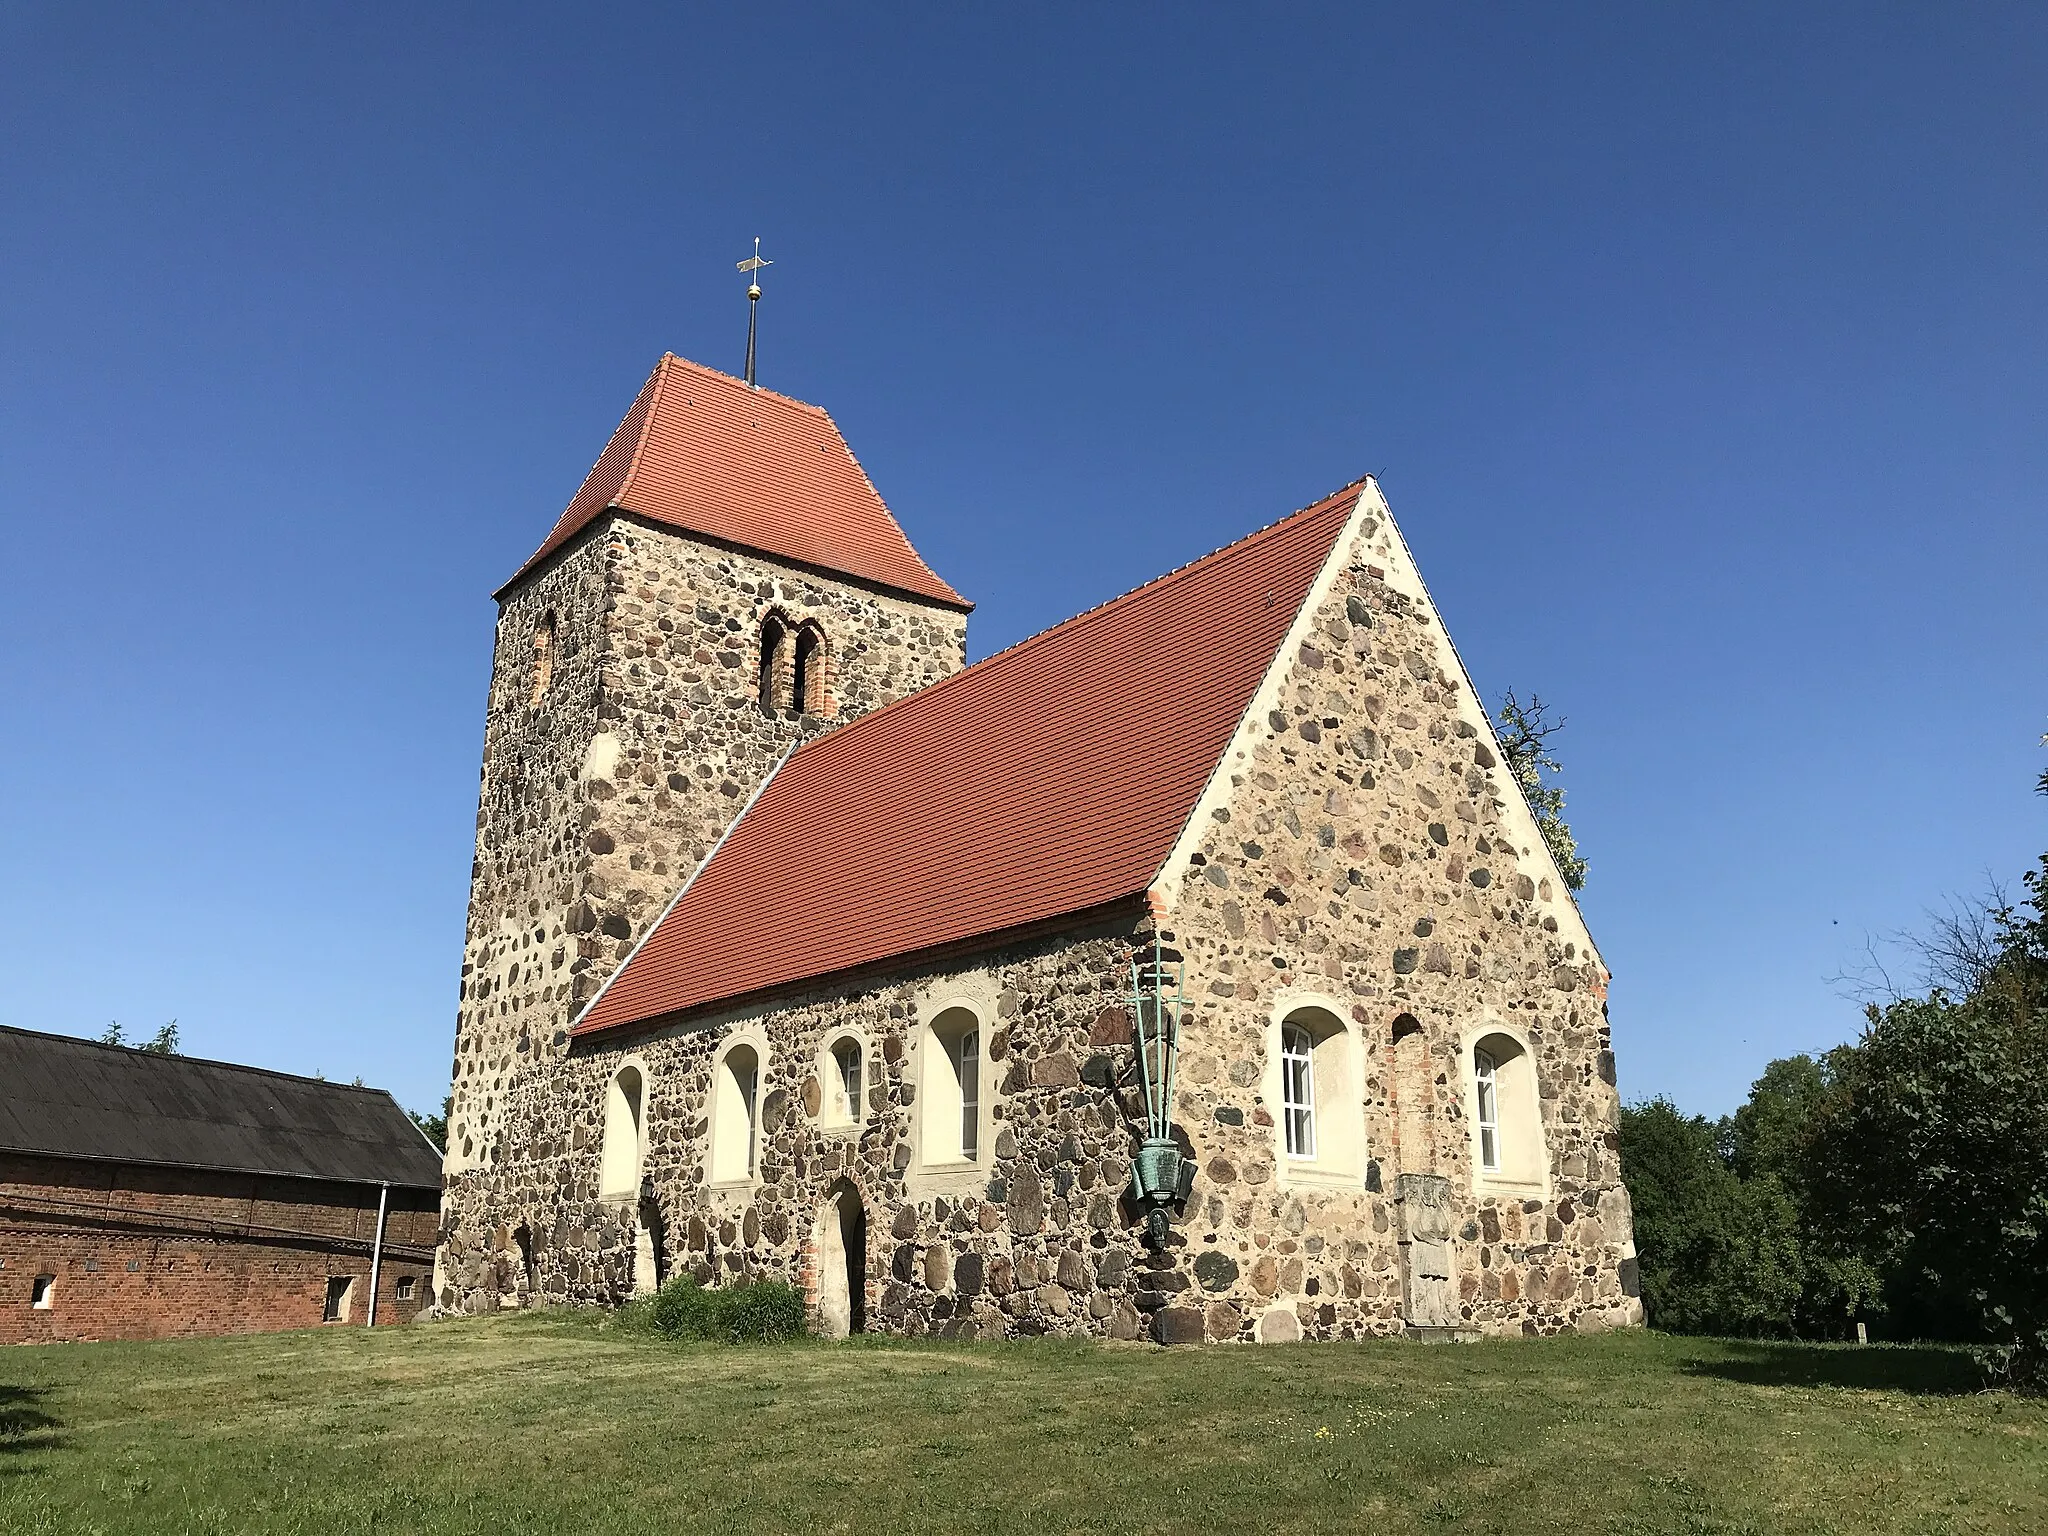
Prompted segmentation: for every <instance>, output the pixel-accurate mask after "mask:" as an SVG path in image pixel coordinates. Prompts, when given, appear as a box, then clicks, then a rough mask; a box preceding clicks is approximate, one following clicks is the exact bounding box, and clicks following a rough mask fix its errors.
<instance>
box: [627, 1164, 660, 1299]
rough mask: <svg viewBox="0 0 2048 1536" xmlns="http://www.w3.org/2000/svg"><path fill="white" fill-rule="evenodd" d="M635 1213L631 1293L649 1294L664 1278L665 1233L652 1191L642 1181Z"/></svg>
mask: <svg viewBox="0 0 2048 1536" xmlns="http://www.w3.org/2000/svg"><path fill="white" fill-rule="evenodd" d="M636 1215H637V1216H638V1218H639V1219H638V1220H637V1221H636V1222H635V1223H634V1227H635V1230H634V1233H633V1294H634V1295H635V1296H652V1295H653V1294H654V1293H655V1292H656V1291H658V1290H660V1289H661V1283H662V1281H664V1280H666V1279H667V1278H668V1242H667V1236H668V1234H667V1231H666V1227H665V1223H663V1221H662V1219H661V1206H660V1205H659V1203H657V1202H656V1200H655V1198H654V1191H653V1190H652V1189H650V1188H648V1187H647V1186H646V1185H644V1184H643V1185H642V1186H641V1189H640V1206H639V1210H638V1211H637V1212H636Z"/></svg>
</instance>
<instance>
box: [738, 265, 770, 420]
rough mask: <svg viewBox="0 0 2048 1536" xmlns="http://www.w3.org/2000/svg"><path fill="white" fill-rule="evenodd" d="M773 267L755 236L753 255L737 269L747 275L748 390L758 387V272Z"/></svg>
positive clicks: (759, 290)
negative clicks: (755, 344) (764, 256)
mask: <svg viewBox="0 0 2048 1536" xmlns="http://www.w3.org/2000/svg"><path fill="white" fill-rule="evenodd" d="M774 265H775V263H774V262H772V261H768V260H765V259H764V258H763V257H762V255H761V237H760V236H759V235H756V236H755V237H754V254H753V255H751V256H749V257H748V258H747V259H746V260H745V261H743V262H740V263H739V269H740V270H741V271H742V272H745V273H746V274H748V276H747V387H748V388H749V389H754V388H757V387H758V386H757V385H756V384H755V383H754V319H755V316H756V315H757V314H758V313H759V311H760V307H761V278H760V272H761V269H762V268H763V267H772V266H774Z"/></svg>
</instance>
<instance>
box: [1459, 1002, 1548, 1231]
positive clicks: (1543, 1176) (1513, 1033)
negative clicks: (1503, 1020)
mask: <svg viewBox="0 0 2048 1536" xmlns="http://www.w3.org/2000/svg"><path fill="white" fill-rule="evenodd" d="M1463 1065H1464V1079H1465V1084H1464V1087H1465V1095H1464V1096H1465V1114H1466V1119H1467V1122H1468V1123H1469V1126H1470V1137H1469V1139H1470V1144H1471V1154H1472V1182H1473V1185H1474V1187H1475V1188H1477V1189H1481V1190H1487V1189H1495V1190H1501V1191H1505V1192H1511V1193H1515V1194H1523V1195H1527V1194H1537V1193H1540V1192H1541V1191H1543V1190H1544V1189H1545V1188H1547V1187H1548V1185H1549V1183H1550V1154H1549V1150H1548V1145H1547V1142H1546V1139H1545V1136H1544V1127H1543V1095H1542V1091H1541V1089H1540V1087H1539V1085H1538V1083H1537V1080H1536V1057H1535V1052H1534V1051H1533V1050H1532V1049H1531V1047H1530V1043H1529V1040H1528V1038H1527V1037H1526V1036H1525V1035H1523V1034H1522V1032H1521V1031H1520V1030H1518V1029H1514V1028H1512V1027H1510V1026H1507V1025H1502V1024H1486V1025H1482V1026H1479V1027H1478V1028H1475V1029H1474V1030H1472V1031H1471V1032H1470V1033H1469V1034H1468V1036H1467V1038H1466V1042H1465V1050H1464V1063H1463Z"/></svg>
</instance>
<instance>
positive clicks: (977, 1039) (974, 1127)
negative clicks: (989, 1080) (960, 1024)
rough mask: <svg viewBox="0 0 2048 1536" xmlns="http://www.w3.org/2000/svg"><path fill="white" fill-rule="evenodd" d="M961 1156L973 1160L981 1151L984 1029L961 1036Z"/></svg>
mask: <svg viewBox="0 0 2048 1536" xmlns="http://www.w3.org/2000/svg"><path fill="white" fill-rule="evenodd" d="M959 1064H960V1155H961V1156H962V1157H964V1158H967V1159H968V1160H970V1161H972V1160H973V1159H974V1158H975V1157H977V1156H979V1155H980V1150H981V1032H980V1031H979V1030H973V1029H970V1030H968V1031H967V1032H966V1033H965V1034H963V1035H962V1036H961V1037H960V1055H959Z"/></svg>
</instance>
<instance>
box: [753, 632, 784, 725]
mask: <svg viewBox="0 0 2048 1536" xmlns="http://www.w3.org/2000/svg"><path fill="white" fill-rule="evenodd" d="M788 641H789V629H788V626H787V625H785V624H784V623H783V622H782V620H781V619H780V618H778V617H777V616H776V615H774V614H772V613H771V614H769V615H768V617H767V618H765V619H763V620H762V621H761V662H760V669H759V670H760V678H759V684H760V698H761V707H762V708H763V709H765V710H767V711H768V712H769V713H770V714H780V713H781V711H782V707H783V691H782V662H783V652H784V651H785V650H787V649H788Z"/></svg>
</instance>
